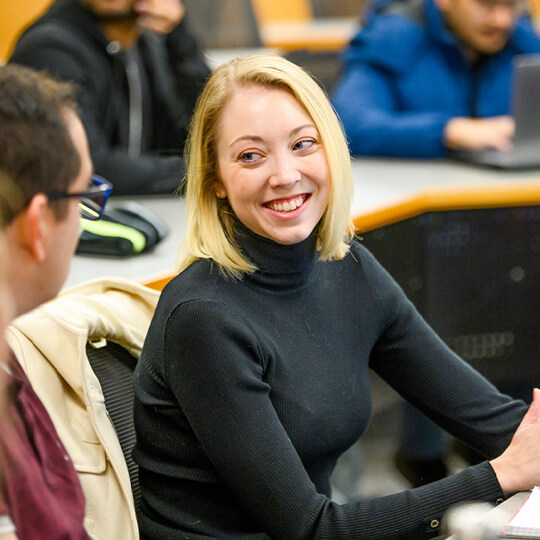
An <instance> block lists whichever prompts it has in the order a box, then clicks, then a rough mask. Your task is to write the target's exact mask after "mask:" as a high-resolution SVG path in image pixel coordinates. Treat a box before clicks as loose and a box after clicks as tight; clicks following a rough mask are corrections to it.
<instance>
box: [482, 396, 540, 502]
mask: <svg viewBox="0 0 540 540" xmlns="http://www.w3.org/2000/svg"><path fill="white" fill-rule="evenodd" d="M491 466H492V467H493V470H494V471H495V474H496V475H497V479H498V481H499V484H500V486H501V488H502V490H503V492H504V493H505V495H509V494H511V493H514V492H516V491H523V490H527V489H532V488H533V487H534V486H538V485H540V390H539V389H538V388H535V389H534V391H533V402H532V403H531V406H530V407H529V410H528V411H527V414H525V416H524V417H523V420H522V421H521V424H520V425H519V427H518V428H517V430H516V432H515V433H514V436H513V437H512V442H511V443H510V445H509V446H508V448H507V449H506V450H505V451H504V452H503V453H502V454H501V455H500V456H499V457H498V458H495V459H494V460H492V461H491Z"/></svg>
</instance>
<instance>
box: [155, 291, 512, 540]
mask: <svg viewBox="0 0 540 540" xmlns="http://www.w3.org/2000/svg"><path fill="white" fill-rule="evenodd" d="M165 351H166V353H165V354H166V360H165V364H166V366H167V367H166V378H167V381H168V382H169V384H170V385H171V388H172V389H173V391H174V392H175V395H176V397H177V400H178V402H179V404H180V406H181V408H182V411H183V412H184V414H185V415H186V417H187V420H188V422H189V425H190V426H191V428H192V429H193V431H194V434H195V436H196V437H197V440H198V443H199V444H200V445H201V447H202V449H203V450H204V452H205V454H206V455H207V456H208V458H209V459H210V461H211V462H212V465H213V467H214V468H215V469H216V470H217V472H218V474H219V476H220V477H221V479H222V480H223V482H224V483H225V484H226V485H227V486H228V488H229V489H230V490H231V492H232V493H233V494H234V495H235V497H236V498H237V499H238V500H239V501H240V502H241V504H242V506H243V507H244V508H245V511H246V512H247V514H248V515H249V516H250V518H251V520H252V521H254V522H255V523H257V524H258V525H259V526H260V528H261V530H262V531H264V532H265V533H266V534H268V535H269V536H271V537H276V538H288V539H291V540H293V539H296V538H333V539H340V538H344V539H345V538H347V539H350V538H356V539H373V538H378V539H381V540H382V539H385V538H393V539H396V538H411V539H413V538H414V539H418V538H423V537H425V534H426V530H427V531H428V532H429V531H431V532H432V531H433V528H432V527H431V525H430V524H431V523H432V522H433V524H434V527H435V528H436V522H434V521H433V520H440V518H441V516H442V514H443V513H444V512H445V511H446V509H447V508H448V507H449V506H450V505H452V504H454V503H457V502H460V501H462V500H464V499H465V498H467V499H468V500H493V501H494V500H495V499H496V498H498V497H500V496H501V495H502V493H501V491H500V489H499V486H498V483H497V481H496V478H495V475H494V474H493V471H492V469H491V467H490V466H489V464H488V463H487V462H486V463H483V464H481V465H478V466H476V467H472V468H469V469H468V470H466V471H464V472H462V473H460V474H457V475H454V476H453V477H450V478H447V479H444V480H442V481H440V482H437V483H436V484H432V485H430V486H425V487H422V488H419V489H416V490H409V491H406V492H404V493H400V494H396V495H391V496H389V497H383V498H378V499H373V500H368V501H360V502H357V503H354V504H347V505H338V504H336V503H334V502H332V501H331V500H329V499H328V498H327V497H326V496H325V495H322V494H321V493H318V492H317V490H316V488H315V486H314V484H313V482H312V481H311V479H310V478H309V475H308V474H307V472H306V470H305V468H304V466H303V464H302V461H301V459H300V457H299V455H298V453H297V452H296V450H295V448H294V446H293V444H292V442H291V440H290V438H289V436H288V434H287V432H286V431H285V429H284V427H283V424H282V422H281V419H280V416H279V415H278V413H277V412H276V409H275V408H274V405H273V401H272V390H273V389H272V388H271V387H270V386H269V385H268V384H267V383H266V382H265V380H264V378H265V377H264V374H265V370H266V369H267V367H268V365H267V360H268V359H267V358H265V357H264V354H263V352H262V351H261V347H260V344H259V343H258V342H257V339H256V338H255V336H254V335H253V334H252V333H251V332H250V331H249V323H248V321H245V320H243V319H242V316H241V314H239V313H236V312H234V311H232V310H231V309H229V308H228V307H227V306H225V305H223V303H221V302H218V301H216V302H213V301H206V302H192V303H189V305H183V306H182V309H177V310H176V311H175V312H174V314H173V315H172V317H171V318H170V320H169V322H168V325H167V332H166V338H165ZM179 358H181V359H182V361H181V362H180V361H178V359H179ZM307 368H309V366H308V367H307ZM282 414H283V411H282ZM289 414H294V411H290V412H289ZM326 421H331V420H330V419H327V420H326ZM314 444H316V441H314ZM389 523H391V526H389Z"/></svg>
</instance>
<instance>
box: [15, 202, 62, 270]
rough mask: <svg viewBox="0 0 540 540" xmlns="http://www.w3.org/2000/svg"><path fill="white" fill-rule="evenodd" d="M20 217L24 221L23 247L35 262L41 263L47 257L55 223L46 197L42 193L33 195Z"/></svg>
mask: <svg viewBox="0 0 540 540" xmlns="http://www.w3.org/2000/svg"><path fill="white" fill-rule="evenodd" d="M20 217H21V218H22V219H24V224H23V225H22V227H23V229H22V232H23V235H24V243H25V246H26V248H27V250H28V251H29V252H30V254H31V256H32V257H33V258H34V259H35V261H36V262H39V263H41V262H43V261H44V260H45V258H46V257H47V252H48V250H49V248H50V244H51V234H52V232H53V231H52V229H53V226H54V222H55V221H56V217H55V216H54V212H53V211H52V209H51V207H50V206H49V200H48V199H47V196H46V195H44V194H43V193H38V194H37V195H34V196H33V197H32V199H31V201H30V203H29V204H28V206H27V208H26V211H25V212H24V215H21V216H20Z"/></svg>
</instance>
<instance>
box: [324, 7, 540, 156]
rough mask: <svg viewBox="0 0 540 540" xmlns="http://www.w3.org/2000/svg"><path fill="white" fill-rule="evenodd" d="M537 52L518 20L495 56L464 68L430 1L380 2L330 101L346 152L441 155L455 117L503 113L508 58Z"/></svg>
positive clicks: (539, 44) (539, 41)
mask: <svg viewBox="0 0 540 540" xmlns="http://www.w3.org/2000/svg"><path fill="white" fill-rule="evenodd" d="M533 52H540V38H539V36H538V35H537V34H536V33H535V31H534V29H533V27H532V25H531V22H530V21H529V20H528V19H520V20H519V21H518V23H517V26H516V28H515V30H514V32H513V34H512V36H511V38H510V39H509V41H508V43H507V45H506V46H505V47H504V49H503V50H502V51H500V52H499V53H497V54H495V55H491V56H487V57H485V58H483V59H482V60H481V61H479V62H478V63H477V64H476V65H474V66H473V65H471V64H470V63H468V62H467V61H466V60H465V59H464V58H463V56H462V55H461V53H460V51H459V50H458V44H457V40H456V38H455V36H454V35H453V34H451V33H450V32H449V31H448V29H447V27H446V26H445V22H444V19H443V18H442V14H441V12H440V11H439V10H438V8H437V7H436V5H435V3H434V2H433V0H400V1H398V2H390V3H388V2H387V3H386V5H385V6H384V7H382V8H379V9H375V10H373V11H372V12H371V14H370V15H369V16H368V19H367V21H366V24H365V26H364V28H363V29H362V30H360V31H359V32H358V34H357V35H356V36H355V37H354V38H353V40H352V42H351V44H350V46H349V47H348V49H347V50H346V51H345V54H344V61H345V69H344V74H343V77H342V79H341V81H340V82H339V83H338V85H337V86H336V89H335V92H334V95H333V102H334V106H335V108H336V110H337V112H338V114H339V115H340V116H341V119H342V122H343V125H344V127H345V131H346V132H347V135H348V138H349V142H350V149H351V152H352V153H353V154H362V155H372V156H382V155H384V156H400V157H421V158H428V157H440V156H442V155H444V154H445V152H446V149H445V147H444V146H443V143H442V133H443V129H444V126H445V124H446V122H447V121H448V120H449V119H450V118H453V117H455V116H477V117H486V116H496V115H501V114H508V113H509V106H510V91H511V88H512V80H511V79H512V69H511V67H512V57H513V56H514V55H516V54H520V53H533Z"/></svg>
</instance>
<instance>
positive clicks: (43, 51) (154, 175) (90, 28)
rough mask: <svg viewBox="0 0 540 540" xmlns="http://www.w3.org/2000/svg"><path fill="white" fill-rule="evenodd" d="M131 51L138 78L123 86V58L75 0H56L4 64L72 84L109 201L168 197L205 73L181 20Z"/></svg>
mask: <svg viewBox="0 0 540 540" xmlns="http://www.w3.org/2000/svg"><path fill="white" fill-rule="evenodd" d="M132 53H133V54H132V56H131V58H132V59H133V60H134V61H135V60H137V62H136V64H137V67H138V71H139V77H137V76H135V78H134V79H132V81H135V82H132V83H131V87H130V85H129V84H128V76H127V71H126V66H127V64H128V55H129V53H127V52H126V51H125V50H122V49H119V48H118V46H117V45H116V44H115V43H109V42H108V41H107V39H106V38H105V35H104V34H103V33H102V31H101V29H100V26H99V23H98V20H97V19H96V17H95V16H94V15H93V14H92V12H91V11H89V10H88V9H86V8H84V7H82V6H81V4H80V3H79V2H78V1H77V0H56V2H54V4H53V5H52V6H51V8H50V9H49V10H48V11H47V12H46V13H45V15H43V16H42V17H41V18H40V19H38V21H37V22H36V23H34V24H33V25H32V26H30V27H29V28H28V29H27V30H26V31H25V32H24V33H23V35H22V36H21V38H20V39H19V41H18V43H17V45H16V47H15V50H14V52H13V55H12V56H11V58H10V62H14V63H18V64H23V65H26V66H30V67H32V68H34V69H38V70H47V71H48V72H49V74H51V75H53V76H54V77H56V78H59V79H61V80H65V81H71V82H74V83H75V85H76V89H77V101H78V104H79V109H80V111H79V112H80V115H81V118H82V121H83V124H84V127H85V128H86V132H87V135H88V140H89V143H90V153H91V155H92V160H93V162H94V167H95V170H96V172H97V173H98V174H100V175H102V176H104V177H106V178H107V179H108V180H110V181H111V182H112V183H113V186H114V191H113V194H114V195H123V194H142V193H173V192H174V190H175V189H176V188H177V187H178V186H179V183H180V179H181V177H182V175H183V172H184V163H183V159H182V152H183V146H184V141H185V137H186V129H187V126H188V123H189V121H190V118H191V115H192V112H193V108H194V106H195V101H196V99H197V97H198V95H199V92H200V91H201V89H202V87H203V85H204V82H205V80H206V78H207V76H208V74H209V72H210V71H209V69H208V67H207V65H206V62H205V60H204V57H203V54H202V52H201V50H200V49H199V47H198V45H197V43H196V41H195V39H194V37H193V36H192V35H191V34H190V33H189V30H188V28H187V24H186V21H185V20H183V21H182V22H181V23H180V24H179V25H178V26H177V27H176V28H175V29H174V30H173V31H172V32H171V33H170V34H169V35H168V36H160V35H158V34H156V33H153V32H149V31H144V32H143V33H142V35H141V37H140V38H139V40H138V43H137V46H136V48H135V49H133V51H132ZM137 80H138V83H140V87H138V83H137ZM139 91H140V94H142V95H140V94H138V92H139ZM137 96H139V97H140V98H141V99H138V97H137ZM130 104H131V107H132V110H131V113H130ZM130 114H131V116H130ZM130 118H131V120H130ZM141 119H142V133H141V135H140V138H141V144H140V145H133V144H131V146H132V149H131V150H129V152H128V147H129V146H130V129H131V130H137V123H138V121H140V120H141ZM130 121H131V128H130ZM132 140H133V139H132ZM135 140H136V138H135Z"/></svg>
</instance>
